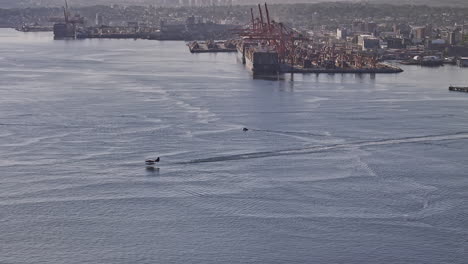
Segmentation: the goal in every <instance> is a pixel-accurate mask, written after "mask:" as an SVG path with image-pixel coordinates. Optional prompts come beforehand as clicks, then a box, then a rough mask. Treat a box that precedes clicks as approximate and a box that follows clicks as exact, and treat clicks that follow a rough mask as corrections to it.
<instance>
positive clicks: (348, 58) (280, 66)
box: [189, 3, 403, 75]
mask: <svg viewBox="0 0 468 264" xmlns="http://www.w3.org/2000/svg"><path fill="white" fill-rule="evenodd" d="M250 11H251V22H250V23H249V24H248V25H245V26H243V27H240V28H237V29H235V30H234V31H235V33H236V35H237V36H238V39H237V40H236V46H237V51H238V53H239V55H240V56H241V59H242V62H243V63H244V64H245V65H246V66H247V68H249V69H250V70H251V71H252V72H253V74H254V75H275V74H278V73H399V72H402V71H403V70H402V69H401V68H399V67H396V66H393V65H389V64H386V63H381V62H379V61H378V59H377V55H376V54H373V53H370V52H365V51H362V50H359V49H357V48H356V47H355V46H352V45H349V44H347V43H329V42H328V43H327V42H319V41H316V40H314V39H310V38H307V37H305V36H304V35H303V34H301V33H300V32H299V31H297V30H295V29H292V28H288V27H287V26H285V25H284V24H283V23H277V22H275V21H273V20H271V19H270V13H269V10H268V5H267V4H266V3H265V6H264V8H262V6H261V5H258V16H257V17H255V15H254V10H253V9H251V10H250ZM264 14H265V15H264ZM230 43H232V41H230ZM189 49H190V51H191V52H193V50H196V49H194V48H193V44H192V45H189ZM203 50H204V51H205V52H218V49H209V48H207V49H203Z"/></svg>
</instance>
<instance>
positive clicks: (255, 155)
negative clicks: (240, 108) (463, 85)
mask: <svg viewBox="0 0 468 264" xmlns="http://www.w3.org/2000/svg"><path fill="white" fill-rule="evenodd" d="M460 139H468V132H460V133H455V134H446V135H432V136H421V137H407V138H398V139H383V140H378V141H360V142H351V143H342V144H333V145H322V146H311V147H305V148H296V149H284V150H276V151H264V152H250V153H244V154H237V155H226V156H217V157H210V158H204V159H196V160H192V161H189V162H183V163H180V164H195V163H208V162H222V161H233V160H246V159H259V158H269V157H276V156H289V155H305V154H313V153H321V152H327V151H334V150H338V149H351V148H365V147H374V146H385V145H397V144H412V143H425V142H437V141H448V140H460Z"/></svg>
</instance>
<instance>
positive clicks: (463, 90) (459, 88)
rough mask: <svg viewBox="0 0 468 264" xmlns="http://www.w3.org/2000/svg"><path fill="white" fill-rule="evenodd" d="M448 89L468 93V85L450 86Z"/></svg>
mask: <svg viewBox="0 0 468 264" xmlns="http://www.w3.org/2000/svg"><path fill="white" fill-rule="evenodd" d="M449 91H453V92H463V93H468V87H460V86H450V87H449Z"/></svg>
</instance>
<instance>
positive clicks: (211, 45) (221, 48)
mask: <svg viewBox="0 0 468 264" xmlns="http://www.w3.org/2000/svg"><path fill="white" fill-rule="evenodd" d="M188 47H189V50H190V52H191V53H218V52H237V48H236V45H235V44H234V43H232V41H216V42H215V41H206V42H198V41H194V42H192V43H189V44H188Z"/></svg>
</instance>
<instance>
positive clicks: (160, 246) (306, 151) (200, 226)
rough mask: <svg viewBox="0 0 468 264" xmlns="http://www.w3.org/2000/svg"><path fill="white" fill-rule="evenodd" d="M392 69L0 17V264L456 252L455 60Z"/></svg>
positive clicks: (460, 155) (467, 190)
mask: <svg viewBox="0 0 468 264" xmlns="http://www.w3.org/2000/svg"><path fill="white" fill-rule="evenodd" d="M404 69H405V72H404V73H401V74H398V75H394V74H391V75H376V76H373V75H351V74H348V75H340V74H337V75H327V74H323V75H313V74H311V75H295V76H294V81H291V77H290V76H289V75H288V76H285V77H284V80H281V81H268V80H254V79H252V77H251V76H250V74H249V72H248V71H247V70H246V69H245V68H244V67H243V65H242V64H240V63H239V62H238V61H237V58H236V55H235V54H217V55H215V54H201V55H192V54H190V53H188V50H187V47H186V46H185V44H184V43H183V42H157V41H141V40H138V41H134V40H84V41H53V40H51V34H49V33H37V34H34V33H29V34H24V33H19V32H15V31H13V30H0V76H1V78H0V234H1V235H0V263H8V264H9V263H356V264H357V263H434V264H435V263H460V264H462V263H467V262H466V261H467V259H468V162H467V160H468V94H464V93H454V92H448V90H447V87H448V86H449V84H460V85H462V84H465V85H468V77H467V76H468V69H461V68H457V67H454V66H445V67H442V68H419V67H414V66H409V67H405V68H404ZM243 127H247V128H249V129H250V130H249V131H248V132H245V133H244V132H243V131H242V128H243ZM155 156H161V159H162V162H161V164H160V169H148V168H146V167H145V165H144V162H143V161H144V160H145V158H151V157H155Z"/></svg>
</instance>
